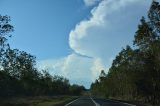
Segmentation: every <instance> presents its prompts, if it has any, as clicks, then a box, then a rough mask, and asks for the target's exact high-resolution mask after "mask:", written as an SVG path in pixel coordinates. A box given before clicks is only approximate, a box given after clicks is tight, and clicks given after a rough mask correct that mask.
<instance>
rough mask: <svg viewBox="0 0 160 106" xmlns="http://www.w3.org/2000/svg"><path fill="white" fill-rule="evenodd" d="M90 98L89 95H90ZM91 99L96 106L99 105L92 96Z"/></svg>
mask: <svg viewBox="0 0 160 106" xmlns="http://www.w3.org/2000/svg"><path fill="white" fill-rule="evenodd" d="M90 98H91V97H90ZM91 100H92V101H93V103H94V104H95V105H96V106H100V105H99V104H98V103H97V102H96V101H94V100H93V99H92V98H91Z"/></svg>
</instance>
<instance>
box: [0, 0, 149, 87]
mask: <svg viewBox="0 0 160 106" xmlns="http://www.w3.org/2000/svg"><path fill="white" fill-rule="evenodd" d="M150 3H151V0H0V13H1V15H9V16H11V19H12V22H11V23H12V24H13V25H14V27H15V31H14V33H12V35H13V37H12V38H11V39H9V43H10V44H11V47H12V48H18V49H20V50H24V51H27V52H29V53H31V54H33V55H35V56H36V57H37V67H38V68H39V69H40V70H41V69H47V70H48V71H49V72H50V73H52V74H53V75H55V74H56V75H62V76H64V77H67V78H68V79H69V80H70V82H71V83H77V84H83V85H85V86H86V87H87V88H89V86H90V84H91V82H93V81H94V80H95V79H96V78H97V77H98V75H99V74H100V71H101V70H102V69H103V70H105V71H106V72H107V71H108V68H109V67H110V65H111V62H112V60H113V59H114V57H115V56H116V54H117V53H118V52H119V51H120V50H121V49H122V47H125V46H126V45H127V44H129V45H132V41H133V38H134V33H135V31H136V29H137V25H138V23H139V20H140V18H141V17H142V16H146V13H147V11H148V9H149V6H150Z"/></svg>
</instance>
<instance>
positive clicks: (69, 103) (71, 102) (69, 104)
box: [65, 98, 79, 106]
mask: <svg viewBox="0 0 160 106" xmlns="http://www.w3.org/2000/svg"><path fill="white" fill-rule="evenodd" d="M78 99H79V98H78ZM78 99H76V100H73V101H71V102H69V103H68V104H66V105H65V106H68V105H70V104H72V103H73V102H75V101H77V100H78Z"/></svg>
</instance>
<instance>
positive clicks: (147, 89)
mask: <svg viewBox="0 0 160 106" xmlns="http://www.w3.org/2000/svg"><path fill="white" fill-rule="evenodd" d="M134 46H135V48H136V49H132V48H131V47H130V46H127V47H126V48H125V49H122V50H121V51H120V53H119V54H118V55H117V56H116V58H115V59H114V60H113V63H112V66H111V68H110V69H109V72H108V74H107V75H106V76H103V77H102V75H100V77H99V79H98V80H96V82H95V83H93V84H92V85H91V91H92V94H94V95H100V96H105V97H112V98H117V99H124V100H137V101H143V102H148V103H151V104H152V105H153V106H154V105H155V104H159V103H160V101H159V100H160V5H159V3H158V2H155V1H153V3H152V5H151V7H150V10H149V12H148V20H147V21H146V20H145V18H144V17H142V19H141V24H140V25H139V26H138V30H137V31H136V33H135V36H134ZM102 73H103V71H102ZM102 73H101V74H102Z"/></svg>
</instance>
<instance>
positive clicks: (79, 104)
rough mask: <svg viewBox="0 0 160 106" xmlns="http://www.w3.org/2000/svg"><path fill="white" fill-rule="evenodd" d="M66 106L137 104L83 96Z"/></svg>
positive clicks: (128, 105)
mask: <svg viewBox="0 0 160 106" xmlns="http://www.w3.org/2000/svg"><path fill="white" fill-rule="evenodd" d="M65 106H135V105H132V104H128V103H123V102H118V101H113V100H106V99H96V98H91V97H81V98H78V99H76V100H74V101H71V102H70V103H68V104H66V105H65Z"/></svg>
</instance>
